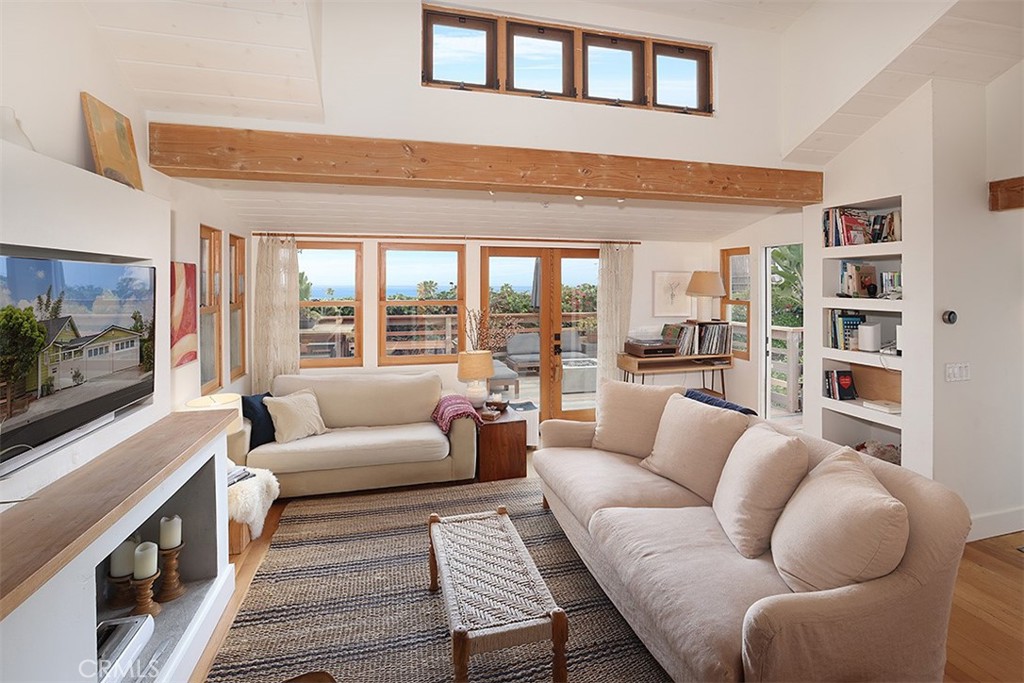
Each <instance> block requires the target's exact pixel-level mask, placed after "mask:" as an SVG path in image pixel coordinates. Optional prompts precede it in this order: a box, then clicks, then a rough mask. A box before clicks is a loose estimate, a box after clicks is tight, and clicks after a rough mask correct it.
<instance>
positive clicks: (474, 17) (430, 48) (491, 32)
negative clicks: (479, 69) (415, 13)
mask: <svg viewBox="0 0 1024 683" xmlns="http://www.w3.org/2000/svg"><path fill="white" fill-rule="evenodd" d="M434 26H452V27H454V28H472V29H476V30H480V31H484V32H485V33H486V35H487V54H486V55H485V58H486V64H485V68H486V75H487V79H486V82H484V83H461V82H458V81H445V80H440V79H436V78H434ZM498 35H499V34H498V18H497V17H489V16H486V15H480V14H475V13H463V12H458V11H454V10H447V11H445V10H440V9H432V8H431V9H426V8H425V9H424V11H423V71H422V79H423V83H430V84H435V85H444V86H449V87H451V86H455V87H456V88H459V89H466V90H468V89H471V88H482V89H485V90H495V89H497V87H498Z"/></svg>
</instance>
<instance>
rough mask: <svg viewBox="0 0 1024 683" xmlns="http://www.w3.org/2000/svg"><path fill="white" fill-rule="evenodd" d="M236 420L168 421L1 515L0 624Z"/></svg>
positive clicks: (224, 415) (223, 413)
mask: <svg viewBox="0 0 1024 683" xmlns="http://www.w3.org/2000/svg"><path fill="white" fill-rule="evenodd" d="M237 416H238V414H237V413H236V412H234V411H231V410H205V411H187V412H180V413H172V414H171V415H169V416H167V417H165V418H163V419H162V420H159V421H158V422H157V423H156V424H154V425H152V426H151V427H149V428H147V429H144V430H143V431H142V432H140V433H138V434H136V435H135V436H133V437H131V438H129V439H127V440H125V441H123V442H122V443H120V444H118V445H117V446H114V447H113V448H111V449H110V450H109V451H107V452H106V453H104V454H103V455H101V456H99V457H98V458H96V459H95V460H92V461H90V462H88V463H86V464H85V465H82V467H80V468H78V469H77V470H74V471H73V472H71V473H69V474H67V475H65V476H63V477H61V478H60V479H58V480H57V481H55V482H53V483H52V484H50V485H49V486H47V487H45V488H44V489H42V490H40V491H39V492H38V493H36V494H35V496H34V497H33V498H30V499H28V500H24V501H22V502H20V503H18V504H17V505H15V506H14V507H11V508H9V509H7V510H4V511H3V512H2V513H0V528H2V529H3V534H2V535H0V618H4V617H7V615H9V614H10V613H11V612H13V611H14V609H15V608H17V607H18V606H19V605H21V604H22V603H23V602H24V601H25V599H26V598H28V597H29V596H30V595H32V594H33V593H34V592H35V591H36V590H38V589H39V588H41V587H42V585H43V584H44V583H46V582H47V581H48V580H49V579H51V578H52V577H53V576H55V575H56V574H57V572H59V571H60V570H61V569H62V568H64V567H65V566H66V565H67V564H68V563H69V562H70V561H71V560H72V559H74V558H75V557H76V556H77V555H78V554H80V553H81V552H82V551H83V550H84V549H85V548H87V547H88V546H89V545H90V544H91V543H92V542H93V541H95V540H96V539H97V538H99V537H100V535H101V534H103V533H104V532H105V531H107V530H108V529H110V528H111V527H112V526H113V525H114V524H115V523H116V522H118V521H119V520H120V519H121V517H122V516H123V514H124V513H125V511H127V510H130V509H131V508H133V507H135V506H136V505H137V504H138V503H139V502H140V501H142V500H143V499H144V498H145V497H146V496H148V495H149V494H150V493H152V492H153V491H154V490H156V489H157V487H159V486H160V484H161V483H162V482H164V481H165V480H166V479H167V478H168V477H169V476H170V475H171V474H172V473H174V472H175V471H176V470H177V469H178V468H180V467H181V466H182V465H183V464H184V463H186V462H187V461H188V460H189V458H191V457H192V456H193V455H195V454H196V453H197V452H198V451H199V450H200V449H201V448H203V447H204V446H205V445H206V444H208V443H209V442H210V441H211V440H212V439H213V438H214V437H216V435H217V434H218V433H219V432H221V431H223V430H224V429H225V428H226V427H227V426H228V425H229V424H230V423H231V421H232V420H234V419H235V418H236V417H237Z"/></svg>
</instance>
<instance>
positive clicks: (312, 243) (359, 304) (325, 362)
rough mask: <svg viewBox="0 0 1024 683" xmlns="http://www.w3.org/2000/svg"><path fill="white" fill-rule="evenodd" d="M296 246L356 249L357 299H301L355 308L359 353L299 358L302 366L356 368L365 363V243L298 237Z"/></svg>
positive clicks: (309, 305)
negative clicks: (344, 356) (336, 356)
mask: <svg viewBox="0 0 1024 683" xmlns="http://www.w3.org/2000/svg"><path fill="white" fill-rule="evenodd" d="M295 248H296V249H336V250H338V251H353V252H355V271H356V272H355V279H356V284H355V294H354V296H355V298H354V299H330V300H328V299H323V300H317V301H312V300H311V301H301V300H300V301H299V308H319V307H321V306H338V307H341V306H346V307H349V308H352V309H353V310H354V311H355V319H356V320H355V330H353V332H352V334H353V336H354V337H355V338H356V353H355V354H354V355H352V356H350V357H348V358H301V357H300V358H299V367H300V368H353V367H362V365H363V346H364V340H363V244H362V242H330V241H321V240H298V241H296V243H295Z"/></svg>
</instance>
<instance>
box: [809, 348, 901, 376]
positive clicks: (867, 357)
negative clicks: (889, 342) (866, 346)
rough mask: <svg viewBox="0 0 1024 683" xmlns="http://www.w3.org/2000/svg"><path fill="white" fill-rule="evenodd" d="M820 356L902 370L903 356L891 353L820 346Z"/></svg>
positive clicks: (844, 361)
mask: <svg viewBox="0 0 1024 683" xmlns="http://www.w3.org/2000/svg"><path fill="white" fill-rule="evenodd" d="M821 357H822V358H824V359H826V360H836V361H841V362H843V363H856V364H858V365H870V366H871V367H875V368H883V369H885V370H895V371H898V372H899V371H902V370H903V357H902V356H896V355H892V354H882V353H871V352H868V351H844V350H842V349H830V348H827V347H825V348H822V350H821Z"/></svg>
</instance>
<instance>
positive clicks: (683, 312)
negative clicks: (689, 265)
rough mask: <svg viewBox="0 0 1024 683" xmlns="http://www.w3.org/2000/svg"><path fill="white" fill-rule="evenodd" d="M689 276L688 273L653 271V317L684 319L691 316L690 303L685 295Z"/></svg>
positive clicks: (691, 308)
mask: <svg viewBox="0 0 1024 683" xmlns="http://www.w3.org/2000/svg"><path fill="white" fill-rule="evenodd" d="M691 275H693V273H692V272H690V271H667V270H656V271H654V295H653V296H652V297H651V299H652V301H653V302H654V305H653V307H654V310H653V311H652V313H651V314H652V315H653V316H654V317H656V318H662V317H664V318H667V317H672V318H686V317H689V316H690V315H692V314H693V304H692V301H691V299H690V297H689V296H687V295H686V288H687V286H688V285H689V284H690V276H691Z"/></svg>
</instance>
